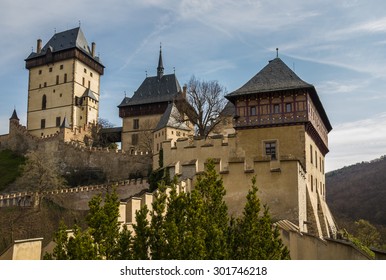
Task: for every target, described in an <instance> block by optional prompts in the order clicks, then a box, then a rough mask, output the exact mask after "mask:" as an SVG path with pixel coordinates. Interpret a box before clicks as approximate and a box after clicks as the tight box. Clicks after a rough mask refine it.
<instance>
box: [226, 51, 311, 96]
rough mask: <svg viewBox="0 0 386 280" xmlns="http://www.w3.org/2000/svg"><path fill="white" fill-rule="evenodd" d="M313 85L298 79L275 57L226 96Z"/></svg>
mask: <svg viewBox="0 0 386 280" xmlns="http://www.w3.org/2000/svg"><path fill="white" fill-rule="evenodd" d="M313 87H314V86H313V85H311V84H309V83H306V82H304V81H303V80H302V79H300V78H299V77H298V76H297V75H296V74H295V73H294V72H293V71H292V70H291V69H290V68H289V67H288V66H287V65H286V64H285V63H284V62H283V61H282V60H281V59H280V58H275V59H273V60H271V61H270V62H269V63H268V65H267V66H265V67H264V68H263V69H262V70H261V71H260V72H259V73H257V74H256V75H255V76H254V77H252V79H250V80H249V81H248V82H247V83H246V84H245V85H243V86H242V87H241V88H239V89H237V90H235V91H234V92H232V93H230V94H228V95H227V96H226V97H227V98H228V99H229V98H232V97H234V96H241V95H247V94H254V93H260V92H270V91H281V90H289V89H300V88H313Z"/></svg>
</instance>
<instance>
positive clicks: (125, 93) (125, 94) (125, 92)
mask: <svg viewBox="0 0 386 280" xmlns="http://www.w3.org/2000/svg"><path fill="white" fill-rule="evenodd" d="M124 93H125V98H126V90H125V91H124Z"/></svg>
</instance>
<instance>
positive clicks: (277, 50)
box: [276, 48, 279, 58]
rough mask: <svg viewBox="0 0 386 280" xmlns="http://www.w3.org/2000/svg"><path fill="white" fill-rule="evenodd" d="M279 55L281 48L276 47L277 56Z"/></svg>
mask: <svg viewBox="0 0 386 280" xmlns="http://www.w3.org/2000/svg"><path fill="white" fill-rule="evenodd" d="M278 57H279V48H276V58H278Z"/></svg>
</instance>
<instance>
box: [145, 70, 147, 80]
mask: <svg viewBox="0 0 386 280" xmlns="http://www.w3.org/2000/svg"><path fill="white" fill-rule="evenodd" d="M145 73H146V78H147V70H145Z"/></svg>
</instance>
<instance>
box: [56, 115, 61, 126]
mask: <svg viewBox="0 0 386 280" xmlns="http://www.w3.org/2000/svg"><path fill="white" fill-rule="evenodd" d="M59 126H60V117H56V127H59Z"/></svg>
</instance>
